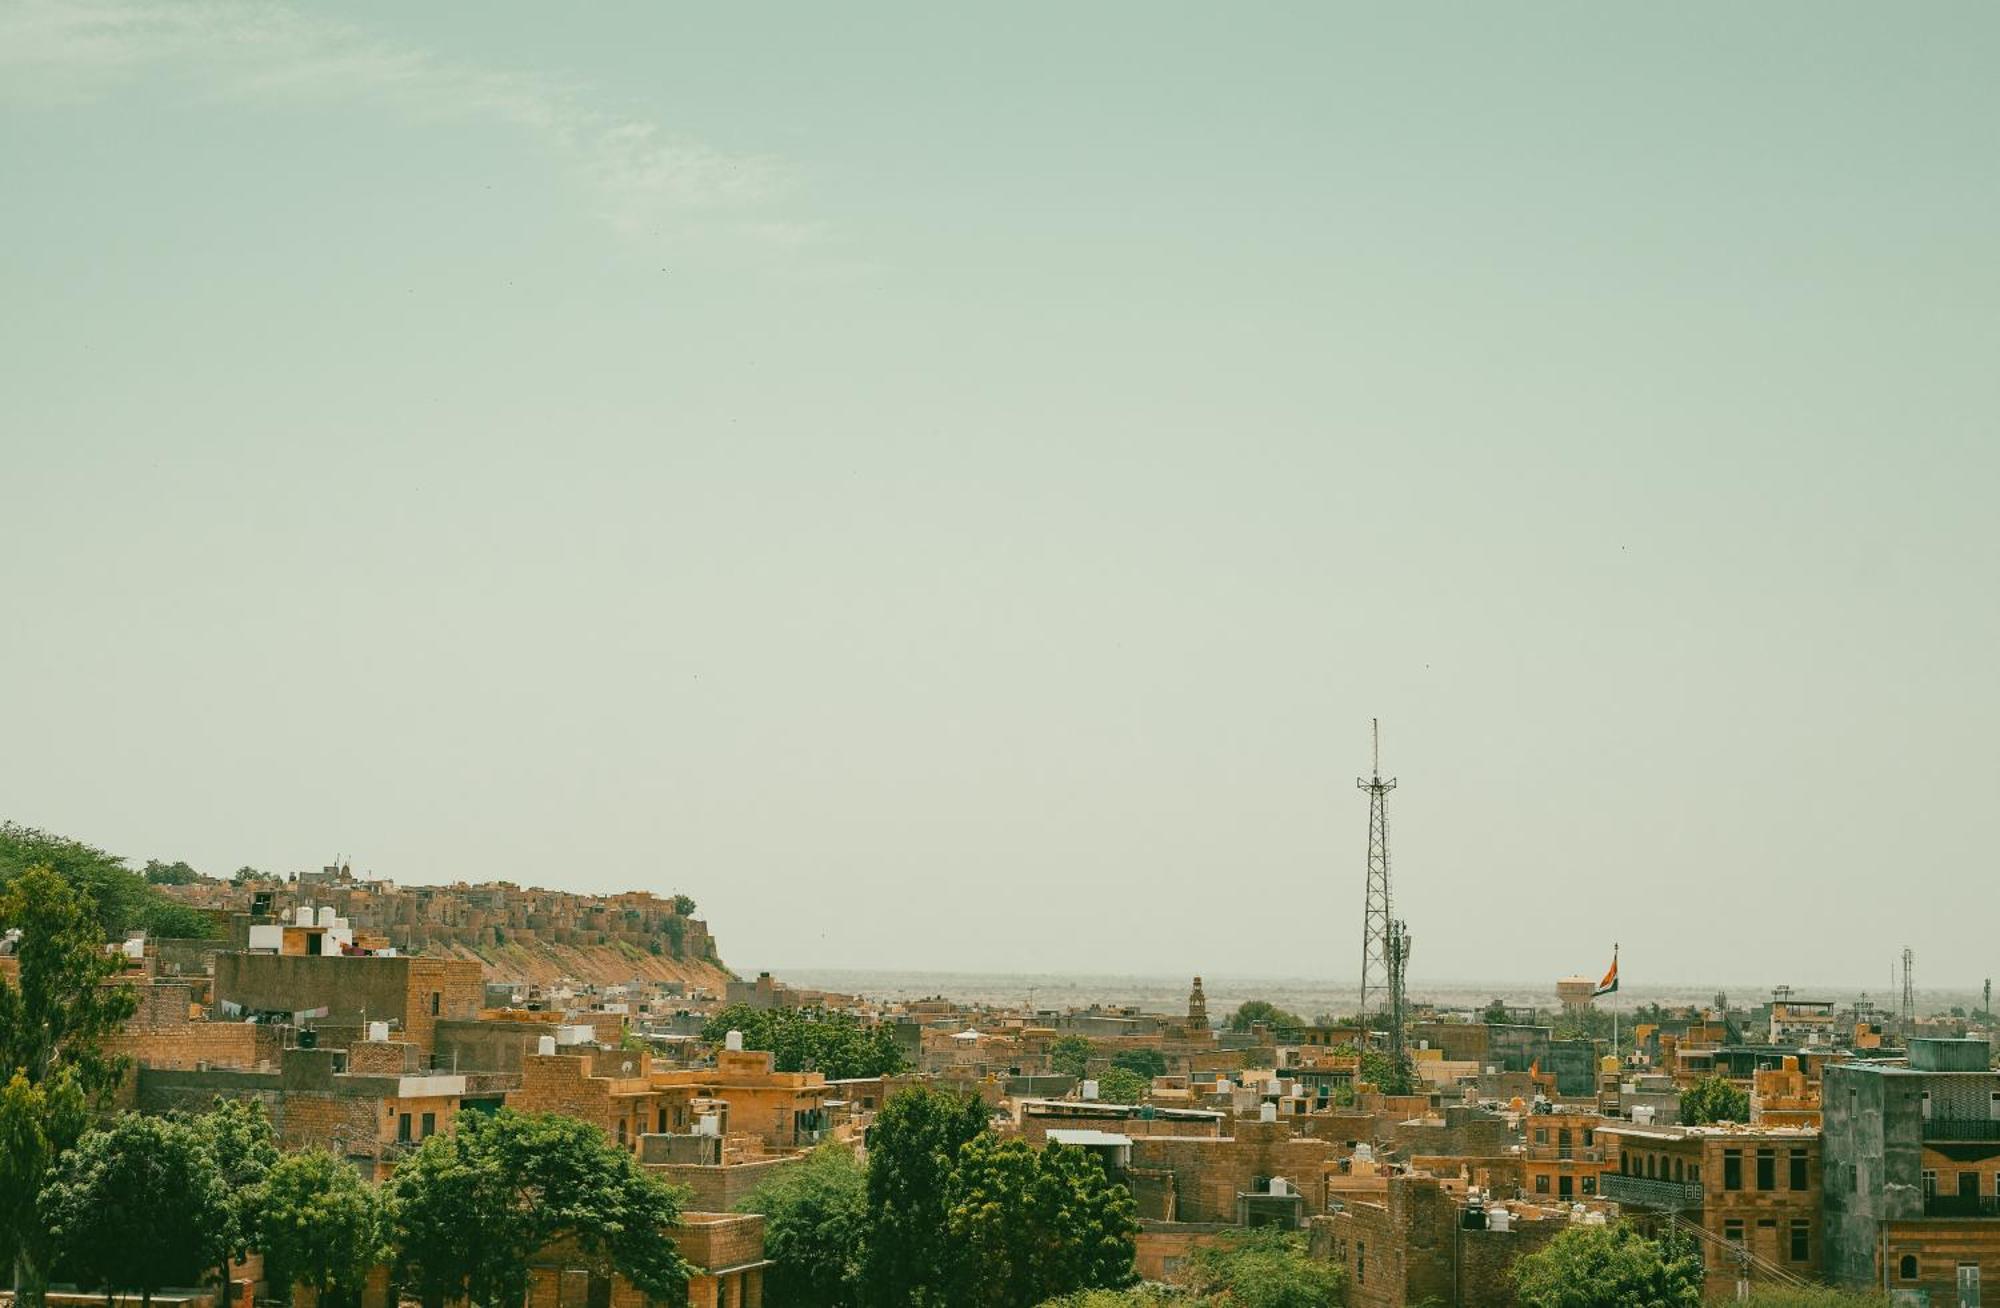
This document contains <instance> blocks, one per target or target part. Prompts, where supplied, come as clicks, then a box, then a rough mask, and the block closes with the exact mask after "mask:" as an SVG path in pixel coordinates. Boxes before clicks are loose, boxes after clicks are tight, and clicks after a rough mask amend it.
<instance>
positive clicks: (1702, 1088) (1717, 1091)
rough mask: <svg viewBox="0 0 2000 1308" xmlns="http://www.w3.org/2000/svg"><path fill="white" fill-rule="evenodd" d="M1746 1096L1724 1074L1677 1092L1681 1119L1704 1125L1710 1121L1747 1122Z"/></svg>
mask: <svg viewBox="0 0 2000 1308" xmlns="http://www.w3.org/2000/svg"><path fill="white" fill-rule="evenodd" d="M1749 1120H1750V1096H1749V1094H1748V1093H1746V1092H1745V1091H1744V1090H1742V1089H1741V1088H1739V1087H1737V1086H1735V1085H1732V1084H1731V1083H1730V1081H1729V1078H1728V1077H1724V1076H1710V1077H1704V1078H1702V1079H1701V1080H1699V1081H1697V1082H1695V1083H1694V1084H1693V1085H1692V1086H1690V1087H1688V1088H1687V1089H1686V1090H1683V1091H1681V1122H1682V1123H1683V1124H1684V1125H1687V1126H1706V1125H1708V1124H1709V1123H1710V1122H1747V1121H1749Z"/></svg>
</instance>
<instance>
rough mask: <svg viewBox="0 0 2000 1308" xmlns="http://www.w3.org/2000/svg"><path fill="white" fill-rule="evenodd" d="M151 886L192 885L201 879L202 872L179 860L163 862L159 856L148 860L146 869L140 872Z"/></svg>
mask: <svg viewBox="0 0 2000 1308" xmlns="http://www.w3.org/2000/svg"><path fill="white" fill-rule="evenodd" d="M140 875H141V876H143V877H145V878H146V884H147V885H149V886H191V885H193V884H194V883H195V882H197V881H199V880H201V873H199V872H197V871H195V870H194V869H193V868H191V867H189V866H188V865H187V864H186V863H183V862H180V861H178V860H176V861H174V862H172V863H162V862H161V861H160V860H159V859H157V858H149V859H147V860H146V870H145V871H144V872H142V873H140Z"/></svg>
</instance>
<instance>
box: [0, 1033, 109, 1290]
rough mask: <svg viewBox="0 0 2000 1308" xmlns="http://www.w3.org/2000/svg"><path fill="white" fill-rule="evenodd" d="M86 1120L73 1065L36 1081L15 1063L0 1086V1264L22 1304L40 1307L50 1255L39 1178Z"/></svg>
mask: <svg viewBox="0 0 2000 1308" xmlns="http://www.w3.org/2000/svg"><path fill="white" fill-rule="evenodd" d="M89 1123H90V1098H89V1096H88V1095H86V1094H85V1093H84V1091H83V1087H82V1086H81V1085H80V1084H79V1083H78V1081H77V1076H76V1069H75V1068H71V1067H65V1068H62V1069H61V1070H60V1071H58V1072H57V1073H56V1074H55V1075H54V1076H52V1077H50V1078H49V1079H47V1080H45V1081H42V1082H39V1083H36V1082H30V1081H29V1080H28V1077H27V1074H26V1073H25V1072H22V1071H19V1070H18V1069H17V1070H16V1071H15V1072H14V1074H13V1075H12V1076H11V1077H10V1078H9V1079H8V1081H7V1084H6V1085H5V1086H4V1087H0V1266H5V1267H6V1268H8V1269H10V1270H11V1271H12V1274H13V1281H14V1302H15V1303H16V1304H19V1305H22V1308H40V1305H41V1303H42V1299H43V1295H44V1293H45V1292H46V1290H47V1288H48V1278H49V1270H50V1266H49V1265H50V1262H51V1260H52V1259H53V1257H54V1250H53V1249H52V1248H50V1245H49V1235H48V1224H47V1222H46V1220H45V1215H44V1213H43V1212H42V1204H41V1193H42V1182H43V1179H44V1177H46V1176H47V1174H48V1171H49V1169H50V1168H51V1167H53V1166H55V1162H56V1159H57V1157H58V1156H59V1155H60V1154H61V1153H62V1151H63V1150H65V1149H67V1148H68V1147H69V1146H70V1144H71V1143H73V1142H74V1141H76V1140H77V1139H79V1138H80V1137H81V1136H82V1135H83V1133H84V1130H85V1128H86V1127H87V1126H88V1125H89Z"/></svg>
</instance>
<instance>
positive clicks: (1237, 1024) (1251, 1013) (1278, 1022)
mask: <svg viewBox="0 0 2000 1308" xmlns="http://www.w3.org/2000/svg"><path fill="white" fill-rule="evenodd" d="M1259 1022H1262V1023H1264V1024H1265V1025H1266V1026H1270V1027H1276V1028H1280V1029H1282V1028H1285V1027H1302V1026H1305V1025H1306V1020H1305V1019H1304V1018H1303V1017H1300V1016H1299V1015H1298V1014H1297V1013H1287V1012H1286V1011H1285V1010H1284V1009H1282V1008H1279V1007H1278V1006H1277V1005H1276V1004H1273V1003H1271V1002H1269V1001H1268V1000H1263V999H1249V1000H1245V1001H1244V1002H1243V1003H1242V1004H1240V1005H1238V1006H1237V1009H1236V1011H1235V1012H1234V1013H1231V1014H1230V1015H1229V1029H1230V1030H1231V1031H1248V1030H1249V1029H1250V1028H1251V1027H1252V1026H1255V1025H1256V1024H1257V1023H1259Z"/></svg>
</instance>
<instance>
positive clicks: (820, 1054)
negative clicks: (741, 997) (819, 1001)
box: [702, 1004, 909, 1080]
mask: <svg viewBox="0 0 2000 1308" xmlns="http://www.w3.org/2000/svg"><path fill="white" fill-rule="evenodd" d="M731 1031H741V1032H742V1033H743V1047H744V1048H745V1049H768V1050H770V1051H771V1055H772V1064H773V1066H774V1067H776V1068H777V1070H778V1071H780V1072H804V1071H814V1072H820V1073H823V1074H824V1075H826V1076H827V1077H828V1078H830V1079H832V1080H844V1079H846V1078H848V1077H857V1076H888V1075H892V1074H894V1073H897V1072H901V1071H903V1070H904V1069H906V1068H907V1067H908V1066H909V1063H908V1061H907V1060H905V1059H904V1057H903V1051H902V1050H900V1049H898V1048H897V1047H896V1038H895V1036H894V1035H892V1034H891V1033H890V1030H889V1028H888V1027H887V1026H883V1025H873V1026H871V1025H867V1024H864V1023H863V1022H862V1021H861V1020H860V1019H859V1018H856V1017H852V1016H849V1015H848V1014H846V1013H829V1012H825V1011H823V1010H821V1009H813V1008H801V1009H790V1008H751V1007H750V1006H748V1005H747V1004H732V1005H731V1006H729V1007H728V1008H725V1009H723V1010H721V1011H720V1012H718V1013H716V1014H715V1015H714V1016H712V1017H710V1018H709V1019H708V1021H707V1023H706V1024H704V1025H703V1027H702V1038H703V1039H705V1040H707V1041H709V1042H710V1043H711V1044H718V1045H719V1044H721V1043H722V1040H723V1037H724V1036H726V1035H727V1034H728V1033H729V1032H731Z"/></svg>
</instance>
